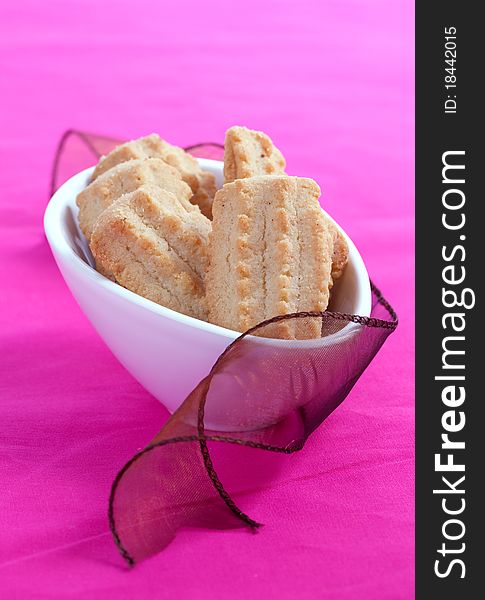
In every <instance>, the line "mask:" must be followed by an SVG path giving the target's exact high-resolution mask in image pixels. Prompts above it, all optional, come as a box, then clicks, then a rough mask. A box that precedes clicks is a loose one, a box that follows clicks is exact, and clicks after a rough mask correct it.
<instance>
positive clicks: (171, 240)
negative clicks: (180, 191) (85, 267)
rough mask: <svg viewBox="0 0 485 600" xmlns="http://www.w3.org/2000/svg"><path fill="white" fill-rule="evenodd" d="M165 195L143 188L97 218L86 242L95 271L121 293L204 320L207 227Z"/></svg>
mask: <svg viewBox="0 0 485 600" xmlns="http://www.w3.org/2000/svg"><path fill="white" fill-rule="evenodd" d="M187 204H188V206H189V207H190V208H188V207H187V206H185V205H184V204H183V203H181V202H179V200H178V199H177V198H176V197H175V195H174V194H172V193H171V192H169V191H167V190H164V189H162V188H159V187H157V186H153V185H144V186H142V187H140V188H138V189H137V190H135V191H134V192H130V193H128V194H125V195H123V196H121V197H120V198H119V199H118V200H116V201H115V202H113V203H112V204H111V206H109V207H108V208H107V209H106V210H105V211H104V212H103V213H102V214H101V216H100V217H99V219H98V221H97V223H96V226H95V227H94V231H93V234H92V236H91V244H90V247H91V251H92V253H93V256H94V259H95V261H96V268H97V269H98V271H100V272H101V273H103V274H104V275H106V276H107V277H110V278H111V279H113V280H114V281H116V282H117V283H119V284H120V285H122V286H123V287H125V288H127V289H129V290H131V291H132V292H135V293H136V294H139V295H140V296H143V297H144V298H148V299H149V300H153V301H154V302H157V303H158V304H162V305H163V306H166V307H168V308H171V309H173V310H176V311H178V312H181V313H183V314H186V315H190V316H193V317H196V318H198V319H203V320H207V310H206V305H205V289H204V274H205V271H206V269H207V246H208V237H209V231H210V228H211V224H210V221H209V220H208V219H207V218H206V217H204V215H202V214H201V212H200V211H199V209H198V208H197V207H195V206H193V205H192V204H190V203H187Z"/></svg>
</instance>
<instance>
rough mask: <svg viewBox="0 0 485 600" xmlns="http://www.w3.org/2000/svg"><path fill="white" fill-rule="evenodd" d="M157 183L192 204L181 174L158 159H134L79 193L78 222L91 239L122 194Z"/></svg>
mask: <svg viewBox="0 0 485 600" xmlns="http://www.w3.org/2000/svg"><path fill="white" fill-rule="evenodd" d="M145 184H153V185H157V186H159V187H161V188H163V189H165V190H167V191H169V192H172V193H173V194H174V195H175V196H176V197H177V198H178V199H179V200H180V202H182V203H185V204H190V198H191V197H192V190H191V189H190V187H189V186H188V185H187V184H186V183H185V182H184V181H182V177H181V175H180V173H179V172H178V171H177V169H175V168H174V167H171V166H170V165H168V164H167V163H166V162H165V161H163V160H160V159H159V158H147V159H145V160H141V159H133V160H129V161H126V162H123V163H120V164H119V165H116V166H114V167H112V168H111V169H109V170H108V171H106V172H105V173H102V174H101V175H99V177H97V178H96V179H95V180H94V181H92V182H91V183H90V184H89V185H88V186H87V187H86V188H85V189H84V190H83V191H82V192H81V193H80V194H78V196H77V199H76V203H77V205H78V206H79V225H80V227H81V230H82V232H83V233H84V235H85V236H86V239H87V240H88V241H89V240H90V239H91V234H92V232H93V229H94V225H95V223H96V221H97V220H98V218H99V216H100V215H101V213H102V212H103V211H104V210H105V209H106V208H108V206H109V205H110V204H112V203H113V202H114V201H115V200H117V199H118V198H119V197H120V196H122V195H123V194H126V193H128V192H133V191H135V190H136V189H138V188H139V187H141V186H142V185H145Z"/></svg>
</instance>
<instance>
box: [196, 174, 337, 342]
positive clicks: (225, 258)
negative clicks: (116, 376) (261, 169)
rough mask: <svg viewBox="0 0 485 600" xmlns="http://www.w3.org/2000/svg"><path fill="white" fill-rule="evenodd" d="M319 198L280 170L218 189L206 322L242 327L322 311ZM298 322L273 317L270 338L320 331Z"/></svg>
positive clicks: (327, 270) (326, 238)
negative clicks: (286, 315) (296, 314)
mask: <svg viewBox="0 0 485 600" xmlns="http://www.w3.org/2000/svg"><path fill="white" fill-rule="evenodd" d="M319 196H320V188H319V187H318V185H317V184H316V183H315V182H314V181H313V180H312V179H305V178H300V177H289V176H286V175H280V176H259V177H252V178H247V179H236V180H235V181H233V182H232V183H228V184H226V185H224V187H223V188H222V189H221V190H219V191H218V192H217V194H216V196H215V199H214V203H213V222H212V233H211V236H210V243H209V268H208V270H207V275H206V295H207V306H208V312H209V321H211V322H213V323H216V324H217V325H221V326H223V327H227V328H228V329H233V330H236V331H246V330H247V329H249V328H250V327H253V326H254V325H256V324H257V323H260V322H261V321H264V320H266V319H269V318H271V317H274V316H276V315H285V314H289V313H295V312H301V311H305V312H306V311H319V312H321V311H324V310H325V309H326V308H327V305H328V300H329V290H330V287H331V285H332V276H331V269H332V254H333V245H334V238H333V233H332V231H331V229H330V227H329V225H328V221H327V220H326V219H325V216H324V213H323V212H322V210H321V208H320V205H319V203H318V198H319ZM300 325H302V326H300ZM300 325H299V326H297V324H296V322H295V321H294V320H292V321H286V322H285V321H283V322H280V323H278V324H276V325H275V326H274V327H273V328H272V334H271V337H278V338H284V339H295V338H297V339H307V338H314V337H319V336H320V330H321V319H318V318H313V319H307V320H305V322H304V323H303V321H302V323H301V324H300ZM303 325H304V326H303ZM265 335H266V336H267V335H268V332H265Z"/></svg>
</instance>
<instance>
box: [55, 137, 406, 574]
mask: <svg viewBox="0 0 485 600" xmlns="http://www.w3.org/2000/svg"><path fill="white" fill-rule="evenodd" d="M118 143H119V141H118V140H116V139H112V138H108V137H102V136H97V135H92V134H87V133H83V132H77V131H69V132H66V134H64V136H63V138H62V140H61V142H60V144H59V148H58V151H57V153H56V158H55V162H54V167H53V172H52V184H51V188H52V191H54V190H55V189H57V187H58V186H59V184H60V183H61V182H62V181H65V180H66V179H67V178H68V177H69V176H71V175H73V174H74V173H75V172H78V171H80V170H81V169H82V168H85V167H88V166H91V165H92V164H93V163H94V162H95V161H96V160H97V159H98V158H99V156H101V155H102V154H106V153H107V152H109V151H110V150H111V149H112V148H113V147H114V146H115V145H116V144H118ZM222 149H223V146H221V145H220V144H197V145H195V146H191V147H190V148H186V150H188V151H190V152H191V153H193V154H194V155H196V156H204V157H207V158H216V159H220V158H221V155H222ZM372 299H373V302H372V312H371V316H370V317H362V316H359V315H348V314H342V313H336V312H324V313H298V314H293V315H285V316H281V317H275V318H273V319H271V320H269V321H266V322H264V323H260V324H259V325H257V326H256V327H253V328H252V329H250V330H249V331H247V332H245V333H244V334H242V335H241V336H240V337H239V338H237V340H235V341H234V342H233V343H232V344H230V345H229V346H228V347H227V348H226V350H225V351H224V352H223V353H222V354H221V356H220V357H219V358H218V360H217V361H216V363H215V364H214V366H213V367H212V369H211V371H210V373H209V374H208V375H207V377H205V378H204V379H203V380H202V381H201V382H200V383H199V385H198V386H197V387H196V388H195V389H194V390H193V391H192V392H191V394H190V395H189V396H188V397H187V398H186V400H185V401H184V402H183V404H182V405H181V406H180V408H179V409H178V410H177V411H176V412H175V413H174V414H173V415H172V416H171V417H170V419H169V420H168V421H167V423H166V424H165V425H164V426H163V427H162V429H161V431H160V432H159V433H158V435H157V436H156V437H155V438H154V439H153V440H152V441H151V443H150V444H149V445H148V446H147V447H146V448H144V449H143V450H142V451H141V452H139V453H137V454H136V455H135V456H133V458H132V459H131V460H130V461H129V462H128V463H127V464H126V465H125V466H124V467H123V468H122V469H121V471H120V472H119V473H118V475H117V477H116V479H115V481H114V482H113V486H112V489H111V495H110V498H109V513H108V514H109V525H110V529H111V532H112V534H113V538H114V541H115V543H116V545H117V547H118V549H119V551H120V553H121V555H122V556H123V557H124V558H125V560H126V561H127V562H128V564H130V565H133V564H134V563H135V562H137V561H139V560H142V559H144V558H147V557H148V556H150V555H153V554H155V553H156V552H159V551H160V550H161V549H163V548H164V547H165V546H167V544H169V543H170V541H171V540H172V539H173V537H174V536H175V534H176V532H177V531H178V530H181V529H187V528H193V527H205V528H207V527H209V528H214V529H226V528H235V527H240V526H248V527H249V528H250V529H252V530H256V529H257V528H258V527H259V526H260V524H259V523H258V522H257V521H255V520H253V519H252V518H251V517H249V516H248V515H247V514H246V513H245V512H243V511H242V510H241V509H240V508H239V507H238V505H237V504H236V503H235V501H234V497H235V494H234V493H232V494H231V495H230V494H229V493H228V492H227V491H226V487H228V485H230V486H231V488H233V489H235V488H241V486H242V488H244V486H245V485H246V486H250V485H251V480H252V479H257V478H260V479H261V478H262V480H267V479H269V476H268V472H267V471H268V468H269V470H271V468H270V467H268V464H267V461H266V460H265V459H264V458H263V456H262V455H261V454H258V453H257V452H256V454H252V453H253V452H255V451H257V450H264V451H270V452H273V453H278V454H280V455H282V454H292V453H293V452H295V451H297V450H300V449H301V448H302V447H303V445H304V444H305V441H306V440H307V438H308V436H309V435H310V434H311V433H312V432H313V431H314V430H315V429H316V428H317V427H318V426H319V425H320V424H321V423H322V422H323V421H324V420H325V419H326V418H327V416H328V415H329V414H330V413H331V412H332V411H334V410H335V408H337V406H338V405H339V404H340V403H341V402H342V401H343V400H344V399H345V397H346V396H347V395H348V394H349V392H350V390H351V389H352V388H353V386H354V385H355V383H356V382H357V380H358V379H359V377H360V375H361V374H362V373H363V371H364V370H365V369H366V368H367V366H368V365H369V364H370V362H371V361H372V359H373V358H374V356H375V355H376V353H377V352H378V351H379V349H380V348H381V346H382V344H383V343H384V342H385V340H386V339H387V337H388V336H389V335H390V334H391V333H392V332H393V331H394V330H395V329H396V327H397V324H398V320H397V316H396V313H395V312H394V310H393V309H392V307H391V306H390V305H389V303H388V302H387V301H386V300H385V299H384V297H383V296H382V294H381V293H380V292H379V290H378V289H377V288H376V287H375V286H374V285H372ZM309 320H312V321H315V320H318V321H319V322H321V337H320V338H319V339H317V340H294V341H287V340H284V341H283V340H271V339H268V338H267V337H265V336H270V332H271V328H274V327H275V324H277V323H278V322H280V321H286V322H291V324H292V326H293V327H294V328H295V329H297V330H300V331H302V332H303V331H305V329H306V328H307V327H308V321H309ZM297 337H299V336H297ZM161 360H162V362H163V358H162V359H161ZM221 442H224V444H221ZM248 448H252V449H254V450H248ZM216 461H217V466H218V468H217V471H216V468H215V466H214V465H215V462H216ZM263 465H264V467H263ZM221 472H223V473H224V476H221ZM222 480H224V481H225V482H226V486H224V485H223V483H222ZM242 482H243V483H244V485H243V483H242ZM239 492H241V489H240V490H239ZM236 494H237V491H236ZM239 495H241V494H240V493H239Z"/></svg>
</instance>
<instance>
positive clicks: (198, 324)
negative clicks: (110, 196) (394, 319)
mask: <svg viewBox="0 0 485 600" xmlns="http://www.w3.org/2000/svg"><path fill="white" fill-rule="evenodd" d="M197 160H198V161H199V163H200V165H201V167H202V168H204V167H205V168H206V169H207V168H209V169H210V170H220V169H221V166H222V165H223V163H222V161H218V160H213V159H206V158H198V159H197ZM94 168H95V167H94V166H92V167H88V168H86V169H83V170H82V171H80V172H79V173H76V174H75V175H73V176H72V177H70V178H69V179H67V180H66V181H65V182H64V183H63V184H62V185H61V186H59V188H58V189H57V190H56V191H55V192H54V194H53V195H52V197H51V198H50V200H49V202H48V204H47V207H46V209H45V212H44V232H45V235H46V238H47V241H48V242H49V246H50V247H51V250H52V253H53V255H54V257H55V258H56V260H57V259H58V257H59V258H60V259H62V262H64V263H65V262H69V263H70V264H71V265H72V267H73V268H74V269H76V270H77V271H78V273H79V275H80V277H88V278H89V279H91V280H93V281H94V282H95V283H96V284H98V285H100V286H101V287H102V288H104V289H105V290H106V291H107V292H108V293H111V294H115V295H116V296H118V297H120V298H122V299H123V300H125V301H127V302H130V303H134V304H137V305H138V306H140V308H143V309H145V310H148V311H150V312H152V313H155V314H157V315H160V316H163V317H165V318H168V319H172V320H174V321H177V322H178V323H180V324H183V325H187V326H190V327H195V328H197V329H201V330H203V331H206V332H208V333H212V334H216V335H218V336H222V337H225V338H227V339H230V340H235V339H237V338H238V337H239V336H241V335H242V332H238V331H234V330H231V329H227V328H225V327H221V326H220V325H215V324H214V323H208V322H206V321H202V320H200V319H197V318H195V317H191V316H189V315H184V314H183V313H179V312H177V311H175V310H172V309H170V308H167V307H166V306H162V305H161V304H157V303H156V302H153V301H152V300H149V299H147V298H144V297H143V296H140V295H139V294H136V293H135V292H132V291H131V290H128V289H126V288H124V287H122V286H121V285H119V284H117V283H115V282H114V281H111V280H110V279H108V278H106V277H104V276H103V275H102V274H101V273H99V272H98V271H96V269H94V268H93V267H92V266H91V265H89V264H88V263H87V262H86V261H84V260H83V259H82V258H81V257H80V256H79V255H78V254H77V253H76V252H75V251H74V250H73V248H72V247H71V245H70V243H69V241H68V239H67V237H66V235H65V234H64V227H63V226H62V225H61V223H62V222H61V217H62V213H63V210H64V208H66V207H71V208H74V207H76V208H77V206H76V195H77V193H76V195H73V194H72V193H70V188H72V187H75V188H78V187H79V181H83V182H86V181H88V179H89V177H90V176H91V174H92V173H93V171H94ZM321 208H322V210H323V212H324V213H325V214H326V215H327V216H328V218H329V219H330V220H331V221H332V223H334V224H335V226H336V227H337V229H338V230H339V231H340V233H341V234H342V235H343V236H344V238H345V240H346V242H347V244H348V247H349V257H351V258H352V262H353V263H354V266H355V268H356V272H357V281H358V282H359V284H360V285H362V284H363V283H364V287H365V288H366V289H365V292H367V291H368V293H367V294H364V298H363V300H361V304H363V305H364V306H365V307H366V308H367V310H363V311H360V313H359V314H360V316H364V317H369V316H370V311H371V289H370V281H369V275H368V272H367V269H366V266H365V263H364V261H363V259H362V256H361V255H360V253H359V251H358V250H357V247H356V246H355V244H354V243H353V241H352V240H351V239H350V237H349V236H348V235H347V233H346V232H345V231H344V230H343V229H342V227H341V226H340V225H339V224H338V223H337V222H336V221H335V220H334V219H333V218H332V217H331V216H330V215H329V214H328V213H327V211H326V210H325V209H324V208H323V207H321ZM75 224H76V228H77V230H78V233H79V234H80V235H81V236H82V235H83V234H82V232H81V231H80V229H79V224H78V222H77V220H76V223H75ZM364 279H365V281H364ZM367 288H368V290H367ZM346 329H347V327H345V328H344V329H342V330H341V331H339V332H337V333H335V334H332V335H331V336H328V337H327V338H319V340H298V341H299V342H303V343H305V345H306V344H307V343H309V342H310V343H315V342H318V341H320V342H321V341H322V340H326V341H327V342H329V341H330V338H334V337H337V336H338V337H340V334H344V330H346ZM345 333H347V332H345ZM258 340H263V338H258ZM267 341H268V342H269V341H271V342H280V343H281V342H286V340H274V339H271V340H267Z"/></svg>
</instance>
